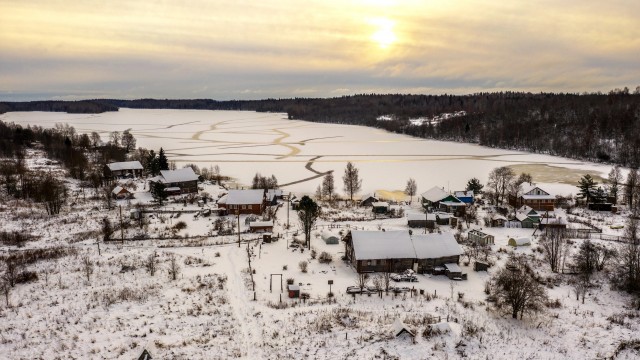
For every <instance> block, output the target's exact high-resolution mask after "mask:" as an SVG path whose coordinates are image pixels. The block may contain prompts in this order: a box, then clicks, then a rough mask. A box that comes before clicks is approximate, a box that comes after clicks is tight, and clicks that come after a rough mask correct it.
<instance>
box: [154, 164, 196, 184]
mask: <svg viewBox="0 0 640 360" xmlns="http://www.w3.org/2000/svg"><path fill="white" fill-rule="evenodd" d="M160 174H161V175H162V178H163V179H164V181H165V182H167V183H177V182H186V181H195V180H198V175H196V173H194V172H193V169H192V168H191V167H190V166H187V167H185V168H182V169H178V170H161V171H160Z"/></svg>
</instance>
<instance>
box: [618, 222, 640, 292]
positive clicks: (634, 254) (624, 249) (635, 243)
mask: <svg viewBox="0 0 640 360" xmlns="http://www.w3.org/2000/svg"><path fill="white" fill-rule="evenodd" d="M624 229H625V231H624V234H625V242H626V243H625V244H624V245H622V246H621V247H620V249H619V256H618V266H617V267H616V269H618V270H617V271H618V273H617V274H616V276H613V277H612V279H613V281H614V282H615V283H616V285H617V286H618V287H619V288H620V289H623V290H625V291H628V292H639V291H640V236H638V231H639V230H640V224H638V220H637V219H635V218H633V217H630V218H629V220H628V221H627V223H626V225H625V227H624Z"/></svg>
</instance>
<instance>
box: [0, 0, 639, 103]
mask: <svg viewBox="0 0 640 360" xmlns="http://www.w3.org/2000/svg"><path fill="white" fill-rule="evenodd" d="M637 85H640V1H637V0H624V1H623V0H607V1H603V0H599V1H594V0H526V1H525V0H523V1H517V0H510V1H505V0H495V1H494V0H484V1H471V0H459V1H458V0H415V1H414V0H407V1H403V0H397V1H393V0H379V1H365V0H360V1H349V0H341V1H333V0H304V1H301V0H282V1H266V0H262V1H245V0H235V1H215V0H211V1H204V0H189V1H181V0H165V1H151V0H148V1H133V0H126V1H120V0H108V1H105V0H100V1H82V0H74V1H62V0H29V1H24V0H20V1H5V0H0V100H34V99H84V98H97V97H110V98H123V99H130V98H141V97H153V98H213V99H220V100H226V99H261V98H267V97H296V96H297V97H331V96H339V95H346V94H355V93H372V92H375V93H420V94H441V93H456V94H466V93H473V92H478V91H494V90H518V91H534V92H535V91H556V92H557V91H570V92H582V91H608V90H611V89H613V88H621V87H624V86H628V87H630V88H635V87H636V86H637Z"/></svg>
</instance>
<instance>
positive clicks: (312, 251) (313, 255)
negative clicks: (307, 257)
mask: <svg viewBox="0 0 640 360" xmlns="http://www.w3.org/2000/svg"><path fill="white" fill-rule="evenodd" d="M317 255H318V254H317V253H316V250H315V249H312V250H311V258H312V259H315V258H316V256H317Z"/></svg>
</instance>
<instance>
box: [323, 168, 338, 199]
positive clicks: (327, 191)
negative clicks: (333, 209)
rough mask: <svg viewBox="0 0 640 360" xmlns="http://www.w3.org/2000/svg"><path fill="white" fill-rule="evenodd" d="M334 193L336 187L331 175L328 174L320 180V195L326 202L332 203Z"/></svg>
mask: <svg viewBox="0 0 640 360" xmlns="http://www.w3.org/2000/svg"><path fill="white" fill-rule="evenodd" d="M335 191H336V187H335V184H334V182H333V173H332V172H330V173H328V174H327V175H325V176H324V178H323V179H322V195H323V197H324V198H325V199H326V200H327V201H329V202H332V201H333V199H334V195H335Z"/></svg>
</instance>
